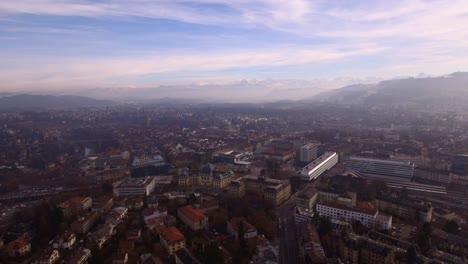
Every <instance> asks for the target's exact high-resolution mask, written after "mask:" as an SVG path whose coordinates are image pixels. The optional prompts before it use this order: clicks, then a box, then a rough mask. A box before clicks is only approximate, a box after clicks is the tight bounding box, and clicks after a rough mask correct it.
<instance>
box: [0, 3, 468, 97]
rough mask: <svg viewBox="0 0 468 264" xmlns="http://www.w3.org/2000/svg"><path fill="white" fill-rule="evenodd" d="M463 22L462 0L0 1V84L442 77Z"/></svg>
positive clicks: (467, 62)
mask: <svg viewBox="0 0 468 264" xmlns="http://www.w3.org/2000/svg"><path fill="white" fill-rule="evenodd" d="M466 25H468V1H466V0H461V1H456V0H454V1H450V0H430V1H417V0H402V1H396V0H395V1H393V0H392V1H388V0H384V1H380V0H369V1H364V0H356V1H355V0H353V1H349V0H333V1H330V0H316V1H315V0H287V1H285V0H167V1H161V0H131V1H128V0H73V1H72V0H20V1H11V0H0V84H1V85H0V91H23V90H44V89H46V90H53V89H58V90H66V89H77V88H95V87H96V88H98V87H105V88H112V87H125V88H132V87H146V88H147V87H157V86H160V85H186V84H212V83H216V84H219V83H228V82H234V81H239V80H244V79H247V80H249V79H260V80H261V79H283V80H335V79H339V80H342V78H343V77H353V78H357V80H365V79H366V78H371V79H372V78H392V77H396V76H414V75H418V74H419V73H426V74H431V75H440V74H448V73H451V72H455V71H466V70H468V26H466Z"/></svg>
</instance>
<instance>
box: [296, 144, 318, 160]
mask: <svg viewBox="0 0 468 264" xmlns="http://www.w3.org/2000/svg"><path fill="white" fill-rule="evenodd" d="M318 146H319V144H317V143H307V144H305V145H304V146H302V147H301V148H300V149H299V160H300V161H301V162H311V161H312V160H314V159H316V158H317V148H318Z"/></svg>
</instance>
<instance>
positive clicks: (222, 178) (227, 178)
mask: <svg viewBox="0 0 468 264" xmlns="http://www.w3.org/2000/svg"><path fill="white" fill-rule="evenodd" d="M233 174H234V173H233V172H232V171H229V172H226V173H222V174H221V173H217V174H215V175H213V187H215V188H218V189H222V188H224V187H226V186H228V184H229V183H230V182H231V176H232V175H233Z"/></svg>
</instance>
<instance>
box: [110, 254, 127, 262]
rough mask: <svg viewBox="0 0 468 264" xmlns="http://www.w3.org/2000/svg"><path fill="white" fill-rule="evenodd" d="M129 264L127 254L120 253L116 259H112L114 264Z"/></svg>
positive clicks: (116, 255)
mask: <svg viewBox="0 0 468 264" xmlns="http://www.w3.org/2000/svg"><path fill="white" fill-rule="evenodd" d="M127 263H128V253H127V252H119V253H117V254H115V255H114V258H112V264H127Z"/></svg>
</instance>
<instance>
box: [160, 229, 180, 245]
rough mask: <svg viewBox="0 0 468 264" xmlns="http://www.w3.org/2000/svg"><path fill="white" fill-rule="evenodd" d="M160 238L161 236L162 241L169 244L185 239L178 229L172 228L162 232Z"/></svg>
mask: <svg viewBox="0 0 468 264" xmlns="http://www.w3.org/2000/svg"><path fill="white" fill-rule="evenodd" d="M161 236H163V238H164V240H166V241H167V242H168V243H171V244H172V243H175V242H178V241H180V240H183V239H185V237H184V235H183V234H182V233H181V232H180V231H179V229H177V228H175V227H173V226H171V227H168V228H166V229H165V230H163V231H162V233H161Z"/></svg>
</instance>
